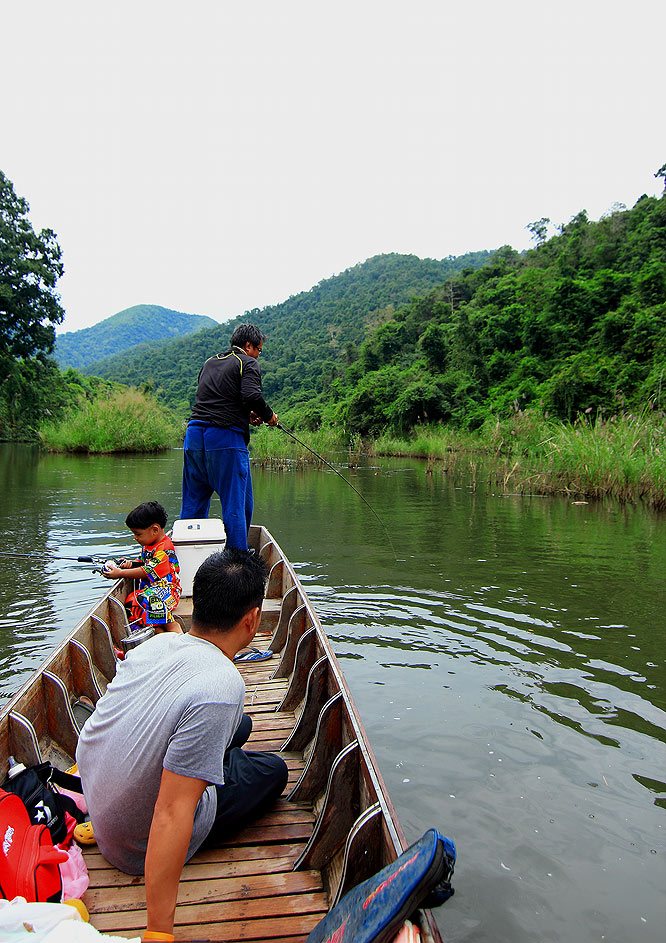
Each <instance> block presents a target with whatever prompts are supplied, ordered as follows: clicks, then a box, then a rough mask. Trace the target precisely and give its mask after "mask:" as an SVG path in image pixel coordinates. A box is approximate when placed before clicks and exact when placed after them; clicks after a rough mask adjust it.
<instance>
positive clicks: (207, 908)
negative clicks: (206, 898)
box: [90, 893, 328, 939]
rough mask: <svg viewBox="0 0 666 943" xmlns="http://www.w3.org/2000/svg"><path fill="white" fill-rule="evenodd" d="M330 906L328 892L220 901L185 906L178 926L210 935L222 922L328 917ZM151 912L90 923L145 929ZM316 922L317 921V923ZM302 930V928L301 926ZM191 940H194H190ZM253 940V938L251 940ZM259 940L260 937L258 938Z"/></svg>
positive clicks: (107, 915) (95, 918)
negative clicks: (197, 929)
mask: <svg viewBox="0 0 666 943" xmlns="http://www.w3.org/2000/svg"><path fill="white" fill-rule="evenodd" d="M327 910H328V903H327V899H326V895H325V894H324V893H311V894H291V895H289V894H288V895H284V896H282V895H281V896H279V897H261V898H257V899H252V900H236V901H230V902H226V901H216V902H211V903H205V904H182V905H179V906H177V907H176V918H175V921H174V925H175V926H177V927H179V926H182V925H183V924H194V925H195V926H196V927H198V928H199V930H201V929H202V928H204V929H205V931H206V935H210V934H209V933H208V931H209V930H210V929H211V925H212V924H215V923H221V922H222V921H230V920H233V921H253V920H255V919H257V918H267V917H268V918H273V919H274V918H276V917H289V916H303V915H304V914H308V913H311V914H315V913H318V914H324V913H326V912H327ZM146 919H147V913H146V910H145V908H143V909H139V910H122V911H116V912H114V913H104V914H95V915H94V916H93V915H91V919H90V922H91V923H92V925H93V926H94V927H95V928H96V929H97V930H100V931H101V932H109V931H115V930H116V929H119V930H120V929H122V930H131V929H137V930H142V929H145V926H146ZM315 923H316V922H315ZM299 929H300V927H299ZM190 939H191V938H190ZM249 939H253V938H252V937H249ZM254 939H257V937H254Z"/></svg>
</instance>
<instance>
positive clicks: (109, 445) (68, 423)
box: [40, 389, 183, 453]
mask: <svg viewBox="0 0 666 943" xmlns="http://www.w3.org/2000/svg"><path fill="white" fill-rule="evenodd" d="M182 434H183V428H182V423H181V422H179V421H178V419H177V418H176V417H175V416H174V415H173V413H171V412H170V411H169V410H167V409H166V408H165V407H164V406H161V405H159V404H158V403H156V402H155V399H154V398H153V397H152V396H151V395H150V394H147V393H143V392H140V391H139V390H136V389H129V390H116V391H115V392H114V393H112V394H111V395H110V396H104V397H101V396H98V397H97V398H96V399H93V400H83V401H82V402H80V404H79V405H78V406H77V407H74V408H73V409H72V410H71V411H70V413H69V414H68V415H67V417H66V418H65V419H64V420H61V421H59V422H53V423H47V424H45V425H44V426H43V427H42V429H41V431H40V439H41V441H42V443H43V445H44V446H45V447H46V448H48V449H50V450H51V451H55V452H88V453H106V452H157V451H159V450H161V449H166V448H169V447H170V446H173V445H176V444H177V443H178V442H180V441H181V440H182Z"/></svg>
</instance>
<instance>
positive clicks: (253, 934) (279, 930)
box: [113, 911, 326, 943]
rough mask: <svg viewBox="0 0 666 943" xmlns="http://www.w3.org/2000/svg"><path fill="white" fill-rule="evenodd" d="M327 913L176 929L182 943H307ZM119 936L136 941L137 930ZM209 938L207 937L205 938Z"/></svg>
mask: <svg viewBox="0 0 666 943" xmlns="http://www.w3.org/2000/svg"><path fill="white" fill-rule="evenodd" d="M325 913H326V911H322V912H321V913H312V914H303V916H302V917H300V918H299V917H280V918H277V919H273V920H271V919H270V918H269V919H260V920H252V921H250V922H244V921H225V922H220V923H216V924H213V925H208V926H205V927H202V926H201V924H198V923H197V924H190V925H183V926H178V927H174V936H175V938H176V940H178V941H181V940H182V941H191V940H200V939H205V940H210V941H211V943H217V941H218V940H220V941H222V940H223V941H224V943H242V941H244V940H256V941H260V943H305V941H306V940H307V937H308V933H309V932H310V931H311V930H313V929H314V928H315V927H316V926H317V924H318V923H319V921H320V920H321V918H322V917H323V916H324V915H325ZM113 932H114V933H115V934H116V935H117V936H121V937H127V938H130V937H136V936H137V930H136V929H135V930H124V929H117V930H114V931H113ZM202 934H205V936H202Z"/></svg>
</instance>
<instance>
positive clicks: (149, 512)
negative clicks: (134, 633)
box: [102, 501, 182, 632]
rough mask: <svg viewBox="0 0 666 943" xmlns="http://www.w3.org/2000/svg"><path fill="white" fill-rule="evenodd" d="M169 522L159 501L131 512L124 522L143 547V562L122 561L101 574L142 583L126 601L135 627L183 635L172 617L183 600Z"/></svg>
mask: <svg viewBox="0 0 666 943" xmlns="http://www.w3.org/2000/svg"><path fill="white" fill-rule="evenodd" d="M166 522H167V513H166V511H165V510H164V508H163V507H162V505H161V504H158V503H157V501H147V502H146V503H145V504H140V505H139V506H138V507H136V508H134V510H133V511H130V512H129V514H128V515H127V517H126V518H125V523H126V524H127V526H128V527H129V529H130V530H131V531H132V533H133V534H134V539H135V540H136V542H137V543H138V544H139V545H140V546H141V559H140V560H123V561H122V562H121V564H120V566H119V567H109V568H108V569H107V568H106V567H105V568H104V570H103V571H102V573H103V575H104V576H106V577H107V579H111V580H117V579H120V578H121V577H125V578H126V579H131V580H138V581H139V586H138V588H137V589H136V590H135V591H134V592H132V593H130V594H129V596H128V597H127V599H126V600H125V605H126V606H127V607H128V608H130V610H131V611H130V621H131V622H132V623H133V625H134V627H136V626H137V625H141V626H144V625H151V626H153V627H154V628H155V631H156V632H163V631H167V632H181V631H182V629H181V627H180V625H179V624H178V623H177V622H176V621H175V620H174V619H173V617H172V615H171V613H172V612H173V610H174V609H175V608H176V606H177V605H178V602H179V600H180V580H179V579H178V573H179V570H180V567H179V566H178V558H177V557H176V551H175V549H174V546H173V544H172V542H171V538H170V537H168V536H167V535H166V534H165V533H164V527H165V525H166Z"/></svg>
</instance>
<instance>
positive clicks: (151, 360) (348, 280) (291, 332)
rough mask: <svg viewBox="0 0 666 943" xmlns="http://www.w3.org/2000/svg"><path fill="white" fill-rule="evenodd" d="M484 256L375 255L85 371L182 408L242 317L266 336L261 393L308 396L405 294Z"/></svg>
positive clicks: (291, 399)
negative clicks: (271, 301) (281, 297)
mask: <svg viewBox="0 0 666 943" xmlns="http://www.w3.org/2000/svg"><path fill="white" fill-rule="evenodd" d="M490 257H491V253H490V252H487V251H481V252H470V253H467V254H466V255H462V256H457V257H454V256H450V257H448V258H446V259H442V260H439V261H438V260H435V259H419V258H417V256H414V255H399V254H389V255H379V256H375V257H373V258H371V259H368V260H367V261H366V262H363V263H361V264H359V265H356V266H354V267H353V268H350V269H347V270H346V271H345V272H343V273H342V274H340V275H335V276H333V277H332V278H328V279H325V280H324V281H321V282H320V283H319V284H318V285H316V286H315V287H314V288H312V289H311V290H310V291H305V292H301V293H300V294H298V295H294V296H292V297H291V298H289V299H288V300H287V301H284V302H282V303H281V304H278V305H271V306H269V307H266V308H262V309H256V308H255V309H254V310H252V311H247V312H245V314H244V315H242V316H240V317H238V318H236V319H234V320H233V321H230V322H229V323H227V324H226V325H223V326H217V327H215V328H212V329H210V330H203V331H200V332H199V333H198V334H196V335H194V336H190V337H186V338H182V339H178V340H174V341H171V342H170V343H168V344H163V345H160V347H155V348H153V349H150V350H143V349H142V350H138V351H129V352H126V353H124V354H122V355H119V356H115V357H112V358H109V359H108V360H106V361H105V362H104V363H96V364H94V365H92V366H90V367H88V368H87V369H86V372H87V373H89V374H92V373H95V374H96V375H98V376H102V377H105V378H108V379H113V380H117V381H119V382H122V383H130V384H133V385H135V386H140V385H141V384H144V383H148V384H150V385H151V386H153V387H154V388H155V389H160V390H161V391H162V393H161V395H162V397H163V398H164V400H165V401H166V402H167V403H168V404H169V405H170V406H172V407H174V408H176V409H179V410H180V411H181V412H183V413H184V412H187V411H189V409H190V406H191V404H192V403H193V402H194V394H195V392H196V380H197V376H198V373H199V370H200V369H201V366H202V364H203V362H204V361H205V360H206V358H208V357H210V356H212V355H213V354H215V353H217V352H218V351H220V350H223V349H225V348H226V347H227V346H228V342H229V337H230V335H231V332H232V330H233V328H234V327H235V325H236V324H237V323H239V322H241V321H248V320H250V321H252V322H253V323H255V324H258V325H259V326H260V327H261V329H262V330H264V331H265V332H266V334H267V335H268V338H267V340H266V343H265V345H264V353H263V354H262V358H261V367H262V373H263V376H264V393H265V395H266V399H267V400H268V401H269V402H270V403H271V405H272V406H274V407H275V408H276V409H278V408H280V409H282V408H284V407H285V406H287V405H293V404H301V403H303V402H309V401H311V400H312V399H313V397H315V396H317V395H318V394H320V393H322V392H323V391H325V390H327V389H328V388H329V387H330V383H331V381H332V380H333V379H334V378H335V377H336V376H342V375H344V373H345V370H346V367H347V365H348V364H349V363H351V362H352V361H353V360H354V358H355V357H356V356H357V348H358V345H359V344H360V343H361V342H362V341H363V339H364V337H365V336H366V334H367V332H368V331H369V330H371V329H372V328H373V327H374V326H376V325H377V324H381V323H383V322H384V321H386V320H387V319H389V318H391V317H392V316H393V315H394V314H395V312H396V311H397V310H398V309H399V308H400V306H401V305H404V304H405V303H407V302H409V300H410V299H411V298H413V297H418V296H420V295H423V294H425V293H426V292H428V291H430V290H431V289H432V288H433V287H434V286H435V285H438V284H441V283H442V282H443V281H444V280H445V279H447V278H450V277H451V276H452V275H454V274H455V273H459V272H462V271H463V270H466V269H470V270H472V269H474V268H477V267H478V266H480V265H482V264H483V263H484V262H486V261H487V260H488V259H489V258H490Z"/></svg>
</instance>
